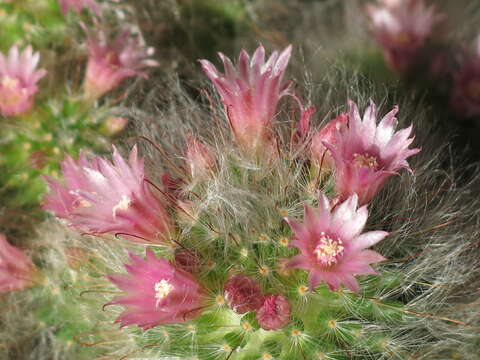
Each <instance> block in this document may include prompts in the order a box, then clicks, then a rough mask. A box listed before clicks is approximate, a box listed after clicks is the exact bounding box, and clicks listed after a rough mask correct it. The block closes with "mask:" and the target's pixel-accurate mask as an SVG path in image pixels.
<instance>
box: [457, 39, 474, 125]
mask: <svg viewBox="0 0 480 360" xmlns="http://www.w3.org/2000/svg"><path fill="white" fill-rule="evenodd" d="M452 105H453V107H454V108H455V109H457V110H458V111H459V112H460V113H463V114H465V115H466V116H474V115H478V114H480V36H479V37H478V39H477V44H476V49H475V53H474V54H473V56H470V57H469V58H468V59H467V60H466V61H465V63H464V64H463V65H462V67H461V68H460V70H459V71H458V72H457V73H456V75H455V85H454V90H453V95H452Z"/></svg>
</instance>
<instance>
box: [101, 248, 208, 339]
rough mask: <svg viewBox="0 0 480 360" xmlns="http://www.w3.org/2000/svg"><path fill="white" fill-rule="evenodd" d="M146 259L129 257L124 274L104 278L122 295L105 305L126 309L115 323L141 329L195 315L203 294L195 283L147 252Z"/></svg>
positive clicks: (186, 274) (167, 263) (176, 321)
mask: <svg viewBox="0 0 480 360" xmlns="http://www.w3.org/2000/svg"><path fill="white" fill-rule="evenodd" d="M146 254H147V255H146V258H145V259H143V258H141V257H140V256H137V255H134V254H130V259H131V261H132V264H131V265H125V268H126V269H127V272H128V274H113V275H109V276H108V278H109V280H110V281H111V282H113V283H114V284H115V285H116V286H117V287H118V288H119V289H121V290H123V291H124V292H126V294H125V295H123V296H117V297H115V298H114V299H113V300H112V301H110V302H109V303H107V304H106V305H123V306H125V308H126V310H125V311H124V312H123V313H122V314H120V316H119V317H118V319H117V320H116V322H119V323H120V324H121V326H122V327H123V326H127V325H132V324H135V325H138V326H139V327H141V328H143V329H144V330H147V329H150V328H152V327H155V326H158V325H161V324H174V323H181V322H185V321H189V320H192V319H194V318H195V317H196V316H197V315H199V313H200V310H201V308H202V302H203V299H204V293H203V290H202V288H201V287H200V285H199V284H198V282H197V280H196V279H195V278H194V277H193V276H192V275H191V274H189V273H187V272H186V271H183V270H181V269H178V268H176V267H175V266H173V265H172V264H171V263H169V262H168V261H167V260H165V259H161V258H157V257H156V256H155V254H154V253H153V251H152V250H150V249H147V251H146Z"/></svg>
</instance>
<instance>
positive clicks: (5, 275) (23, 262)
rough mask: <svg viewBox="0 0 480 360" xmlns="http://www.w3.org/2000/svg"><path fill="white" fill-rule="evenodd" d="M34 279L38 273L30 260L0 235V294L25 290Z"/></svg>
mask: <svg viewBox="0 0 480 360" xmlns="http://www.w3.org/2000/svg"><path fill="white" fill-rule="evenodd" d="M36 278H38V271H37V268H36V267H35V265H33V264H32V261H31V260H30V258H29V257H28V256H26V255H25V254H24V253H23V251H21V250H20V249H18V248H16V247H15V246H12V245H10V244H9V243H8V241H7V239H6V238H5V236H3V235H2V234H0V292H8V291H16V290H22V289H25V288H27V287H30V286H32V285H33V284H34V281H35V279H36Z"/></svg>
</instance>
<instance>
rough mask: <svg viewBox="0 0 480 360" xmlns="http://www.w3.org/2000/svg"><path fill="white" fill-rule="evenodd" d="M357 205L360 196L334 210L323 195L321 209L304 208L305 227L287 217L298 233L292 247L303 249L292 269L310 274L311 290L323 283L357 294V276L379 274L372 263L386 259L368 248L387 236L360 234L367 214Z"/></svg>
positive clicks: (365, 207) (293, 259)
mask: <svg viewBox="0 0 480 360" xmlns="http://www.w3.org/2000/svg"><path fill="white" fill-rule="evenodd" d="M357 203H358V197H357V195H356V194H354V195H352V196H351V197H349V198H348V199H347V200H346V201H344V202H343V203H341V204H340V205H338V206H337V207H336V208H335V209H334V210H332V209H331V207H330V203H329V201H328V199H327V197H326V196H325V195H323V194H320V196H319V199H318V209H312V208H311V207H309V206H308V205H305V215H304V223H303V224H300V223H298V222H297V221H296V220H294V219H291V218H285V221H286V222H287V223H288V224H289V225H290V227H291V228H292V230H293V232H294V234H295V239H294V240H293V241H292V243H291V246H293V247H296V248H297V249H298V250H300V254H298V255H296V256H295V257H293V258H292V259H291V260H290V263H289V266H290V267H292V268H297V269H304V270H307V271H308V272H309V281H310V289H311V290H312V291H313V290H314V289H315V288H316V287H317V286H318V285H319V284H320V283H321V282H322V281H323V282H325V283H326V284H327V285H328V287H329V288H330V289H331V290H336V289H338V288H339V287H340V284H344V285H345V286H346V287H347V288H348V289H350V290H352V291H358V289H359V285H358V282H357V280H356V278H355V276H357V275H365V274H376V272H375V270H373V269H372V267H371V266H370V264H372V263H376V262H379V261H382V260H385V259H384V257H383V256H382V255H380V254H378V253H377V252H375V251H372V250H366V249H367V248H369V247H370V246H372V245H374V244H376V243H377V242H379V241H380V240H382V239H383V238H384V237H385V236H387V235H388V233H387V232H385V231H370V232H367V233H363V234H361V232H362V230H363V228H364V226H365V223H366V222H367V217H368V211H367V206H366V205H364V206H362V207H361V208H359V209H357Z"/></svg>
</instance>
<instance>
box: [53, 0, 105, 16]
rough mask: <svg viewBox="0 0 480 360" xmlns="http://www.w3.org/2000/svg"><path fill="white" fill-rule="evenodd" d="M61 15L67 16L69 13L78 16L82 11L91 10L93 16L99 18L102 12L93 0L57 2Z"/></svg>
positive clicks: (64, 0) (60, 0)
mask: <svg viewBox="0 0 480 360" xmlns="http://www.w3.org/2000/svg"><path fill="white" fill-rule="evenodd" d="M58 2H59V3H60V9H61V10H62V13H63V15H67V14H68V12H69V11H73V12H75V13H77V14H80V13H81V12H82V10H83V9H89V10H91V11H92V12H93V13H94V14H95V15H97V16H100V15H101V14H102V11H101V9H100V6H99V5H98V4H97V3H96V1H95V0H58Z"/></svg>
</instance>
